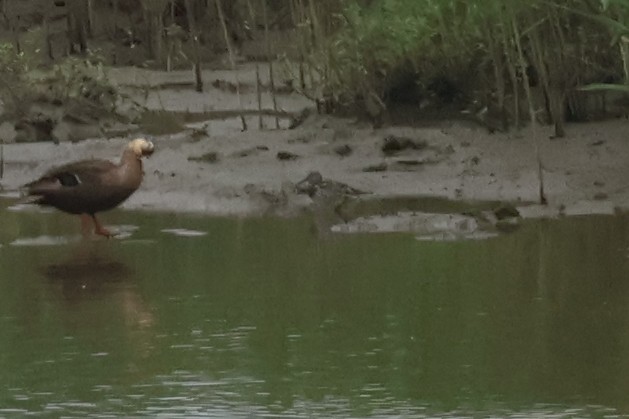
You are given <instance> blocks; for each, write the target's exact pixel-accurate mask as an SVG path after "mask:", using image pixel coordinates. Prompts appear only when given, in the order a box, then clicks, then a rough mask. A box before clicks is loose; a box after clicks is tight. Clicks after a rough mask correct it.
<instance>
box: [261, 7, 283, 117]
mask: <svg viewBox="0 0 629 419" xmlns="http://www.w3.org/2000/svg"><path fill="white" fill-rule="evenodd" d="M262 11H263V12H262V13H263V16H264V45H265V47H266V58H267V60H268V62H269V85H270V88H271V99H272V101H273V110H274V111H277V97H276V96H275V77H274V74H273V57H271V44H270V41H269V20H268V16H267V11H266V0H262ZM275 128H276V129H280V120H279V119H278V118H275Z"/></svg>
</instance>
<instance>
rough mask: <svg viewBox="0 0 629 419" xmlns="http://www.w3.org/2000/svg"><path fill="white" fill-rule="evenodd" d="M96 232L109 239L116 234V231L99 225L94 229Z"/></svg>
mask: <svg viewBox="0 0 629 419" xmlns="http://www.w3.org/2000/svg"><path fill="white" fill-rule="evenodd" d="M94 234H98V235H99V236H105V237H107V238H108V239H111V238H112V237H114V236H115V234H114V233H112V232H111V231H109V230H107V229H106V228H105V227H103V226H101V225H99V226H97V227H96V229H95V230H94Z"/></svg>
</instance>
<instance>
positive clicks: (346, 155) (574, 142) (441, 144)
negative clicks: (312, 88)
mask: <svg viewBox="0 0 629 419" xmlns="http://www.w3.org/2000/svg"><path fill="white" fill-rule="evenodd" d="M127 70H128V71H126V72H125V71H124V69H122V70H121V69H115V70H112V78H113V79H115V80H117V83H118V84H119V85H121V86H123V87H124V88H128V89H130V90H129V92H130V93H129V94H135V95H136V96H135V99H136V100H138V101H142V103H143V105H144V106H146V107H147V108H148V109H151V110H155V111H159V112H162V113H161V114H160V113H157V114H155V115H153V120H149V121H148V122H147V125H146V126H145V127H144V129H142V127H140V128H139V130H138V132H134V133H129V134H127V135H125V137H124V138H122V137H114V138H110V139H102V138H100V139H99V138H92V139H87V140H85V141H81V142H79V143H74V144H72V143H61V144H59V145H54V144H52V143H31V144H5V146H4V176H3V178H2V179H1V180H0V185H1V187H2V190H3V191H4V192H5V193H6V192H9V193H10V192H11V191H15V190H16V189H17V188H18V187H19V186H20V185H22V184H24V183H26V182H28V181H30V180H32V179H33V178H35V177H37V176H39V175H41V174H42V173H43V172H44V171H45V170H47V169H48V168H50V167H51V166H55V165H60V164H63V163H65V162H68V161H72V160H76V159H82V158H90V157H99V158H100V157H104V158H111V159H117V158H118V157H119V154H120V151H121V149H122V148H123V146H124V144H125V143H126V141H127V137H129V136H136V135H145V134H146V133H147V132H151V133H154V132H160V130H161V129H162V128H163V127H161V126H160V124H163V120H162V119H163V118H162V117H161V116H160V115H166V116H168V115H171V116H172V115H181V114H182V113H183V114H185V115H187V116H190V115H192V116H193V117H192V118H183V119H180V120H178V121H177V126H178V128H177V129H174V130H173V132H174V133H172V134H167V135H156V136H153V139H154V141H155V143H156V145H157V150H158V151H157V152H156V154H155V155H154V156H153V157H152V158H151V159H150V160H148V161H147V162H146V166H145V172H146V178H145V181H144V183H143V185H142V187H141V189H140V190H139V191H138V192H137V193H136V194H135V195H133V196H132V197H131V199H129V200H128V201H127V202H126V203H125V204H124V205H123V207H124V208H130V209H150V210H159V211H178V212H198V213H206V214H214V215H238V216H247V215H264V214H277V215H288V216H290V215H296V214H300V213H302V212H303V211H314V212H315V213H317V214H322V217H321V218H323V219H324V220H325V224H326V225H327V226H335V225H339V223H340V224H349V223H351V222H354V221H355V220H357V219H360V220H359V221H360V223H361V224H360V225H362V226H363V227H352V226H351V225H350V226H349V227H343V228H340V227H339V228H337V230H339V231H342V230H347V231H354V230H356V229H358V230H361V229H362V230H364V231H370V230H373V229H374V228H376V229H380V227H378V226H376V227H374V225H373V223H374V222H375V223H376V224H378V223H379V222H380V221H374V218H370V217H371V216H372V215H374V214H392V213H396V212H400V211H402V212H403V213H404V211H406V212H407V213H408V214H410V216H408V217H411V219H410V221H408V220H409V218H408V217H406V218H405V220H407V221H405V222H402V223H401V224H400V225H402V226H409V225H411V226H412V225H418V224H422V223H424V221H417V222H416V221H413V220H412V216H413V214H415V213H417V212H423V213H429V214H435V213H437V214H439V213H450V214H454V213H457V214H458V213H462V212H468V213H470V212H474V210H475V209H477V207H478V206H477V205H476V204H474V203H472V204H467V203H468V202H485V203H486V202H493V203H494V204H492V205H493V206H494V208H495V207H496V206H497V205H499V203H500V202H508V203H512V204H513V205H515V206H516V207H517V208H518V210H519V212H520V214H521V215H523V216H525V217H535V216H556V215H559V214H566V215H578V214H593V213H604V214H611V213H614V212H615V211H623V210H626V209H627V208H629V185H628V184H627V181H626V179H627V178H628V176H627V175H628V174H629V173H628V172H629V166H628V165H627V162H628V161H629V143H628V142H627V141H626V138H625V136H626V132H627V128H628V127H629V122H628V121H627V120H624V119H623V120H621V119H618V120H611V121H606V122H598V123H588V124H573V125H569V126H568V136H567V137H566V138H563V139H550V138H549V136H550V135H551V132H552V131H551V128H550V127H543V128H541V129H539V130H538V132H539V136H540V138H539V142H540V147H541V155H542V156H543V165H544V180H545V189H546V195H547V198H548V205H547V206H539V205H536V204H535V202H537V201H538V176H537V162H536V158H535V147H534V141H533V138H532V136H531V132H530V131H529V130H527V129H525V130H523V131H520V132H515V133H508V134H507V133H495V134H489V133H488V132H487V130H486V129H484V128H483V127H480V126H478V125H474V124H471V123H467V122H463V121H440V122H438V123H435V124H433V125H430V124H425V123H424V124H423V126H422V127H421V128H412V127H401V126H398V127H387V128H381V129H373V128H372V127H371V126H369V125H368V124H365V123H361V122H357V121H355V120H352V119H338V118H332V117H321V116H316V115H313V116H310V117H309V118H307V119H306V121H305V122H304V123H303V124H302V125H300V126H299V127H298V128H296V129H291V130H289V129H279V130H278V129H270V127H275V118H274V117H273V116H271V115H266V116H265V120H264V126H265V127H266V128H265V129H262V130H261V129H259V127H258V117H257V116H256V115H255V114H254V113H252V114H250V115H249V116H248V118H247V119H248V121H247V122H248V126H249V128H250V129H249V130H248V131H246V132H242V125H241V121H240V120H239V118H237V117H236V115H237V113H235V109H238V100H237V98H236V97H235V96H234V95H233V93H230V92H228V91H225V89H224V88H223V87H224V86H223V85H219V86H218V87H211V88H209V90H208V91H207V92H204V93H196V92H194V91H193V90H191V89H190V88H185V87H181V88H172V87H171V85H172V84H173V83H174V82H177V83H180V84H181V83H186V82H188V81H189V80H190V79H191V77H192V74H191V73H189V72H187V73H186V72H173V73H163V72H146V71H143V70H137V69H127ZM140 73H141V75H142V77H140V76H139V75H138V74H140ZM252 74H255V73H252V69H251V67H250V66H246V65H245V67H243V69H242V74H241V75H240V77H239V78H238V80H239V81H240V82H241V83H251V77H252ZM207 76H208V78H209V79H210V80H211V79H212V78H214V79H216V80H218V79H219V78H220V80H224V81H226V82H227V83H231V82H235V80H236V78H235V76H234V75H233V74H230V73H225V74H223V73H216V72H215V73H208V74H207ZM219 76H220V77H219ZM144 87H149V90H144V91H143V92H144V93H142V89H143V88H144ZM133 91H135V93H133ZM254 96H255V93H254V92H245V93H244V96H243V99H244V101H243V103H244V104H245V107H246V108H247V109H249V110H252V111H255V109H256V108H257V105H256V103H255V101H254V99H253V98H254ZM263 101H264V107H263V109H270V96H269V93H268V92H266V93H265V95H264V96H263ZM278 103H279V111H281V112H286V113H296V112H299V111H301V110H302V109H303V108H304V106H307V105H309V102H308V101H307V100H306V99H305V98H303V97H300V96H299V95H297V94H296V93H294V92H285V93H283V94H281V95H279V96H278ZM208 112H214V113H216V112H218V113H219V114H220V115H221V117H222V119H220V118H210V119H206V116H207V115H206V114H207V113H208ZM193 114H194V115H193ZM230 116H231V117H230ZM287 122H288V119H284V120H282V121H281V124H280V126H283V127H285V126H286V125H287ZM181 129H183V131H180V130H181ZM311 172H317V173H318V176H319V178H320V179H319V184H317V185H315V186H314V187H312V185H311V186H308V184H307V182H306V184H304V183H303V182H302V183H300V181H302V180H303V179H304V178H306V176H308V174H309V173H311ZM304 185H305V186H304ZM393 198H395V199H393ZM433 198H438V199H441V200H442V202H459V203H463V204H464V205H462V208H458V207H457V208H450V205H449V204H448V205H441V206H438V207H434V206H431V205H428V204H427V203H429V202H433V203H434V201H431V200H430V199H433ZM484 209H487V208H484ZM472 218H474V217H472ZM436 219H438V217H437V218H436ZM474 219H475V220H477V219H478V217H475V218H474ZM442 221H443V220H442ZM439 222H441V221H439ZM457 223H458V221H454V224H455V225H458V224H457ZM384 224H386V223H384ZM433 224H434V223H433ZM442 224H443V223H442ZM445 224H448V222H445ZM463 224H465V223H463ZM386 225H389V227H386V228H385V230H386V229H391V228H392V227H390V224H386ZM396 228H397V227H396ZM396 228H393V229H396ZM408 228H411V229H413V227H399V229H408ZM466 228H467V227H466Z"/></svg>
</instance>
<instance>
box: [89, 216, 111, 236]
mask: <svg viewBox="0 0 629 419" xmlns="http://www.w3.org/2000/svg"><path fill="white" fill-rule="evenodd" d="M91 217H92V220H93V221H94V233H96V234H98V235H100V236H105V237H107V238H108V239H109V238H111V237H113V236H114V235H113V233H111V232H110V231H109V230H107V229H106V228H105V227H103V226H102V225H101V223H99V222H98V218H96V215H95V214H92V215H91Z"/></svg>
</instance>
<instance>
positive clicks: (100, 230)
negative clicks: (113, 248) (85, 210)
mask: <svg viewBox="0 0 629 419" xmlns="http://www.w3.org/2000/svg"><path fill="white" fill-rule="evenodd" d="M92 224H93V225H94V233H95V234H98V235H100V236H105V237H107V238H110V237H113V236H114V235H113V234H112V233H111V232H110V231H109V230H107V229H106V228H105V227H103V226H102V225H101V223H100V222H98V219H97V218H96V215H89V214H81V234H82V235H83V237H85V238H87V237H89V236H90V235H91V233H92Z"/></svg>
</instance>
